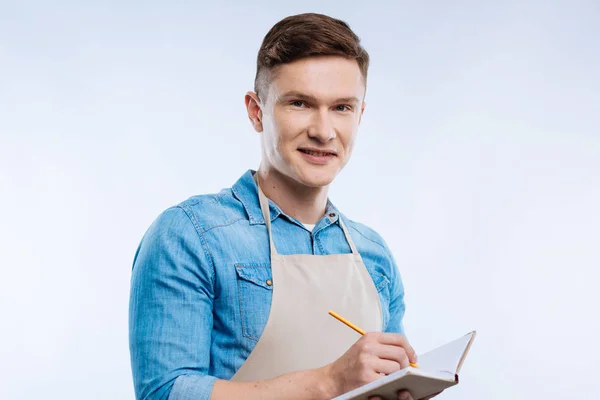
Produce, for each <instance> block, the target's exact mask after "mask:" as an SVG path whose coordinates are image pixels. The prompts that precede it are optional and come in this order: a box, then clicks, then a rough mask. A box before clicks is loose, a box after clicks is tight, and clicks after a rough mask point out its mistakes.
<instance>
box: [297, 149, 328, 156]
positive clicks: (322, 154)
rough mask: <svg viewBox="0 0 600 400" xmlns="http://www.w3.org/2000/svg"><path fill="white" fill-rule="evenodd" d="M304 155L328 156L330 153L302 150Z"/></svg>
mask: <svg viewBox="0 0 600 400" xmlns="http://www.w3.org/2000/svg"><path fill="white" fill-rule="evenodd" d="M302 151H303V152H305V153H306V154H310V155H311V156H328V155H329V154H331V153H321V152H318V151H310V150H302Z"/></svg>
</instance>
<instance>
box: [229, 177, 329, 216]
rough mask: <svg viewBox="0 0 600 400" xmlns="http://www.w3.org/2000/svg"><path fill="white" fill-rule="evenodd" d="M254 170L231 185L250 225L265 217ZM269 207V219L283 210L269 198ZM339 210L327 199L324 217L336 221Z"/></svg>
mask: <svg viewBox="0 0 600 400" xmlns="http://www.w3.org/2000/svg"><path fill="white" fill-rule="evenodd" d="M254 173H255V171H254V170H251V169H250V170H248V171H246V173H244V175H242V177H241V178H240V179H238V181H237V182H236V183H235V184H234V185H233V186H232V187H231V190H232V191H233V195H234V196H235V197H236V198H237V199H238V200H239V201H240V202H241V203H242V205H243V206H244V209H245V210H246V214H248V219H249V220H250V225H256V224H264V223H265V219H264V217H263V215H262V212H261V211H260V204H259V202H258V188H257V187H256V182H254ZM269 209H270V211H271V221H273V220H274V219H275V218H277V217H279V216H280V215H281V214H283V212H282V211H281V209H280V208H279V207H278V206H277V205H276V204H275V203H273V202H272V201H271V200H269ZM339 216H340V212H339V211H338V209H337V208H336V207H335V206H334V205H333V203H331V201H329V199H328V200H327V208H326V211H325V215H324V217H325V218H328V219H329V221H330V222H336V221H337V220H338V219H339Z"/></svg>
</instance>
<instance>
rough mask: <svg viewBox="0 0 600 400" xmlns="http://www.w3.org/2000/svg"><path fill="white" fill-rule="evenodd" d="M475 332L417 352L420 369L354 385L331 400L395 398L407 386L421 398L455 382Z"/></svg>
mask: <svg viewBox="0 0 600 400" xmlns="http://www.w3.org/2000/svg"><path fill="white" fill-rule="evenodd" d="M475 334H476V332H475V331H473V332H471V333H468V334H466V335H465V336H463V337H461V338H459V339H456V340H454V341H452V342H450V343H447V344H445V345H443V346H441V347H438V348H437V349H434V350H432V351H430V352H428V353H425V354H422V355H419V357H418V358H419V368H413V367H408V368H404V369H402V370H400V371H396V372H394V373H393V374H390V375H386V376H383V377H382V378H380V379H378V380H376V381H373V382H371V383H368V384H366V385H364V386H361V387H359V388H356V389H354V390H352V391H350V392H348V393H345V394H343V395H341V396H338V397H336V398H335V399H333V400H367V399H368V398H369V397H371V396H375V395H378V396H381V397H382V398H383V399H396V398H397V397H398V396H397V393H398V391H399V390H402V389H408V390H409V391H410V393H411V394H412V396H413V398H415V399H420V398H423V397H426V396H431V395H432V394H435V393H439V392H441V391H443V390H445V389H447V388H449V387H451V386H454V385H456V384H458V372H459V371H460V368H461V367H462V364H463V362H464V361H465V358H466V357H467V353H468V352H469V349H470V348H471V344H472V343H473V340H474V339H475Z"/></svg>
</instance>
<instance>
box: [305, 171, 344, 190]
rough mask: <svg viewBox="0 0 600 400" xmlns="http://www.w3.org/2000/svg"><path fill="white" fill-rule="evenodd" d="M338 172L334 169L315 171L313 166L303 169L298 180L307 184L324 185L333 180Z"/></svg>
mask: <svg viewBox="0 0 600 400" xmlns="http://www.w3.org/2000/svg"><path fill="white" fill-rule="evenodd" d="M336 175H337V173H336V172H334V171H313V170H312V168H311V169H308V170H305V171H301V173H300V174H299V176H298V178H299V179H298V180H299V181H300V182H301V183H303V184H304V185H306V186H310V187H323V186H328V185H330V184H331V182H333V180H334V179H335V177H336Z"/></svg>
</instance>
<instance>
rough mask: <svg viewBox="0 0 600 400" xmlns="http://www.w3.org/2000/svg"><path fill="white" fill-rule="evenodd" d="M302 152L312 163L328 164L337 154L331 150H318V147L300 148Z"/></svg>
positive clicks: (303, 156) (305, 158)
mask: <svg viewBox="0 0 600 400" xmlns="http://www.w3.org/2000/svg"><path fill="white" fill-rule="evenodd" d="M298 151H300V153H301V154H302V158H304V160H305V161H306V162H308V163H309V164H312V165H322V166H323V165H328V164H329V163H330V162H331V161H332V160H333V159H334V158H335V157H337V154H336V153H335V152H333V151H331V150H317V149H306V148H304V149H298Z"/></svg>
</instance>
